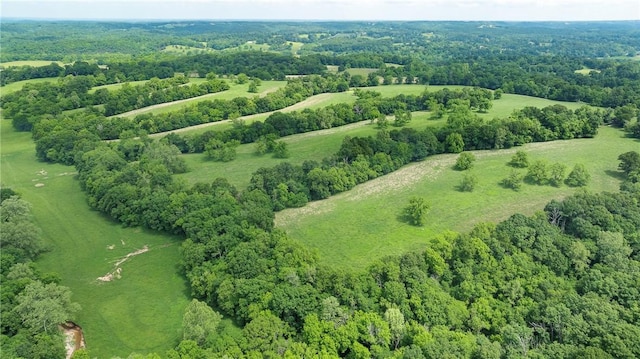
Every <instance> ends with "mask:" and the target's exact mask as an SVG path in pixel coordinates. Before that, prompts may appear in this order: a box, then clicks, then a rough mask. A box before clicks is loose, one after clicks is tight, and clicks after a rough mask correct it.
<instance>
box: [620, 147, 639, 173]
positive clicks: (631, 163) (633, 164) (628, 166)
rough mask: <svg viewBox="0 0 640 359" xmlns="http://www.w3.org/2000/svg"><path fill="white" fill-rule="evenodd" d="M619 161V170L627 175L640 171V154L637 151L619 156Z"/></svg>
mask: <svg viewBox="0 0 640 359" xmlns="http://www.w3.org/2000/svg"><path fill="white" fill-rule="evenodd" d="M618 160H619V161H620V164H619V165H618V169H619V170H622V171H623V172H624V174H626V175H629V174H630V173H631V172H634V171H638V170H640V153H638V152H636V151H629V152H625V153H623V154H621V155H620V156H618Z"/></svg>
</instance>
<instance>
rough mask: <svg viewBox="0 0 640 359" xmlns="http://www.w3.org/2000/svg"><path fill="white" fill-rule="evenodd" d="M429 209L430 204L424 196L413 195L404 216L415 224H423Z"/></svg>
mask: <svg viewBox="0 0 640 359" xmlns="http://www.w3.org/2000/svg"><path fill="white" fill-rule="evenodd" d="M428 211H429V204H428V203H427V201H426V200H425V199H424V198H422V197H412V198H411V199H410V200H409V205H407V206H406V207H405V208H404V212H403V214H404V216H405V218H406V219H407V221H408V222H409V223H411V224H412V225H414V226H422V225H423V224H424V219H425V217H426V215H427V212H428Z"/></svg>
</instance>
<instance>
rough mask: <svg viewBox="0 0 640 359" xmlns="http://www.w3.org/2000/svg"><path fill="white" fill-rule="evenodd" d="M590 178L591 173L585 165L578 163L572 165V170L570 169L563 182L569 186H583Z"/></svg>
mask: <svg viewBox="0 0 640 359" xmlns="http://www.w3.org/2000/svg"><path fill="white" fill-rule="evenodd" d="M590 179H591V175H590V174H589V172H588V171H587V169H586V167H585V166H584V165H583V164H580V163H578V164H576V165H575V166H573V170H571V172H570V173H569V175H568V176H567V179H565V180H564V183H565V184H566V185H567V186H569V187H584V186H586V185H587V184H588V183H589V180H590Z"/></svg>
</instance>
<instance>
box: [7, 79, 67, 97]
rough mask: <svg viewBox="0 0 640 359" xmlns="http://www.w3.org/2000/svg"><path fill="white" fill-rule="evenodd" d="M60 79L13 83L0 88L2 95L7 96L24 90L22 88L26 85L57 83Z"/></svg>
mask: <svg viewBox="0 0 640 359" xmlns="http://www.w3.org/2000/svg"><path fill="white" fill-rule="evenodd" d="M58 79H59V77H45V78H41V79H31V80H24V81H16V82H12V83H10V84H8V85H4V86H2V87H0V95H5V94H8V93H12V92H16V91H20V89H22V86H24V85H25V84H26V83H37V82H55V81H58Z"/></svg>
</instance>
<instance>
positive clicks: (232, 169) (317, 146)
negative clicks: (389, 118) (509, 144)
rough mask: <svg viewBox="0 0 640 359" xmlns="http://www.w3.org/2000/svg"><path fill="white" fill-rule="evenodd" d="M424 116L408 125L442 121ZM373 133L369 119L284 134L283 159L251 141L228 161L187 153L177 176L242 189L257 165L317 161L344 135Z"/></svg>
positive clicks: (337, 145) (336, 146)
mask: <svg viewBox="0 0 640 359" xmlns="http://www.w3.org/2000/svg"><path fill="white" fill-rule="evenodd" d="M427 117H428V113H426V112H421V113H414V119H415V120H414V121H412V122H411V123H410V124H409V126H410V127H414V128H417V129H422V128H425V127H427V126H437V125H441V124H442V123H443V122H444V120H439V121H432V120H426V118H427ZM376 132H377V129H376V127H375V125H371V123H370V122H369V121H362V122H358V123H354V124H350V125H346V126H341V127H335V128H331V129H327V130H320V131H314V132H309V133H301V134H297V135H293V136H287V137H285V138H283V139H282V141H284V142H286V143H287V146H288V148H289V152H290V154H291V155H290V157H289V158H286V159H282V158H274V157H273V156H272V155H271V154H264V155H260V156H259V155H256V153H255V148H256V145H255V144H254V143H249V144H244V145H240V146H239V147H238V149H237V155H238V156H237V158H236V159H235V160H233V161H230V162H214V161H211V160H209V159H207V157H206V156H205V155H204V154H202V153H198V154H187V155H184V158H185V160H186V161H187V165H188V168H189V170H190V171H189V172H188V173H184V174H180V175H177V176H178V177H179V178H182V179H184V180H186V181H187V182H189V183H191V184H193V183H196V182H204V183H208V182H212V181H213V180H214V179H215V178H217V177H225V178H227V180H229V182H230V183H231V184H233V185H234V186H236V187H237V188H239V189H244V188H246V187H247V186H248V185H249V180H250V179H251V175H252V174H253V173H254V172H255V171H256V170H257V169H258V168H260V167H273V166H275V165H277V164H278V163H281V162H290V163H292V164H296V165H300V164H302V163H303V162H304V161H306V160H316V161H321V160H322V159H323V158H325V157H328V156H330V155H332V154H334V153H336V152H337V151H338V150H339V149H340V145H341V144H342V140H343V139H344V137H345V136H351V137H356V136H374V135H375V134H376Z"/></svg>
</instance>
